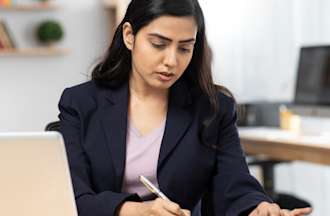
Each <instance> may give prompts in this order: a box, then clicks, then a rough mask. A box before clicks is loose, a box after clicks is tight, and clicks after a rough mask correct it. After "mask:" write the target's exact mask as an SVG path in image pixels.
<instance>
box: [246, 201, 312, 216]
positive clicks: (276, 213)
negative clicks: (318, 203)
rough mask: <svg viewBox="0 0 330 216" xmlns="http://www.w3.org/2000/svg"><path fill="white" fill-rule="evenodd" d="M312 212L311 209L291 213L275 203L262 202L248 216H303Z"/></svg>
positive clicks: (300, 209)
mask: <svg viewBox="0 0 330 216" xmlns="http://www.w3.org/2000/svg"><path fill="white" fill-rule="evenodd" d="M311 212H312V209H311V208H299V209H294V210H292V211H290V210H287V209H281V208H280V207H279V206H278V205H277V204H275V203H268V202H262V203H260V204H259V205H258V206H257V208H255V209H254V210H253V211H252V212H251V213H250V214H249V216H304V215H308V214H310V213H311Z"/></svg>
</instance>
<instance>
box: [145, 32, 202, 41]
mask: <svg viewBox="0 0 330 216" xmlns="http://www.w3.org/2000/svg"><path fill="white" fill-rule="evenodd" d="M148 35H149V36H152V37H158V38H160V39H162V40H165V41H168V42H172V41H173V40H172V39H170V38H167V37H165V36H163V35H160V34H157V33H150V34H148ZM195 41H196V39H195V38H190V39H186V40H181V41H179V43H190V42H195Z"/></svg>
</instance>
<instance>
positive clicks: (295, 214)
mask: <svg viewBox="0 0 330 216" xmlns="http://www.w3.org/2000/svg"><path fill="white" fill-rule="evenodd" d="M312 211H313V209H312V208H299V209H294V210H292V211H291V215H292V216H302V215H308V214H310V213H311V212H312Z"/></svg>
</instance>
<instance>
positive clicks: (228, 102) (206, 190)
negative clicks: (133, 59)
mask: <svg viewBox="0 0 330 216" xmlns="http://www.w3.org/2000/svg"><path fill="white" fill-rule="evenodd" d="M219 99H220V112H219V114H218V115H217V117H216V120H215V121H213V123H212V125H211V127H209V128H208V129H207V130H205V131H204V132H203V134H202V135H201V134H200V132H199V131H200V130H201V127H202V122H203V120H205V117H207V116H209V115H210V113H211V110H210V106H209V103H208V102H207V100H206V99H205V97H204V96H201V95H200V96H198V95H196V94H194V93H193V92H191V91H189V90H188V88H187V85H185V84H184V82H183V81H179V82H177V83H176V84H175V85H174V86H172V87H171V90H170V96H169V105H168V113H167V119H166V126H165V132H164V136H163V139H162V143H161V150H160V155H159V160H158V166H157V179H158V183H159V187H160V190H161V191H162V192H163V193H165V194H166V195H167V196H168V197H169V198H170V199H171V200H172V201H174V202H176V203H178V204H179V205H180V206H181V207H182V208H185V209H189V210H193V209H194V207H195V206H196V205H197V204H198V203H199V201H200V200H201V214H202V215H203V216H206V215H207V216H238V215H247V214H248V212H249V211H250V210H251V209H253V208H254V207H255V206H257V205H258V204H259V203H260V202H262V201H270V200H269V198H268V197H267V196H266V195H265V194H264V191H263V189H262V187H261V186H260V185H259V183H258V182H257V181H256V180H255V179H254V178H253V177H252V176H251V175H250V173H249V171H248V167H247V165H246V161H245V157H244V153H243V151H242V148H241V146H240V142H239V137H238V132H237V128H236V112H235V108H234V101H233V99H231V98H229V97H227V96H225V95H224V94H222V93H219ZM59 109H60V114H59V118H60V130H61V133H62V134H63V137H64V140H65V145H66V150H67V154H68V160H69V165H70V171H71V178H72V182H73V187H74V193H75V198H76V203H77V208H78V212H79V215H80V216H112V215H116V209H117V207H118V206H119V205H120V204H121V203H122V202H124V201H141V198H140V197H139V196H138V195H137V194H126V193H122V192H121V188H122V183H123V175H124V169H125V154H126V130H127V109H128V85H127V84H124V85H122V86H120V87H118V88H112V89H110V88H102V87H99V86H98V85H96V83H95V82H94V81H89V82H87V83H84V84H81V85H78V86H75V87H72V88H68V89H66V90H64V92H63V94H62V97H61V100H60V102H59ZM209 146H218V150H215V149H213V148H211V147H209ZM243 212H245V213H243Z"/></svg>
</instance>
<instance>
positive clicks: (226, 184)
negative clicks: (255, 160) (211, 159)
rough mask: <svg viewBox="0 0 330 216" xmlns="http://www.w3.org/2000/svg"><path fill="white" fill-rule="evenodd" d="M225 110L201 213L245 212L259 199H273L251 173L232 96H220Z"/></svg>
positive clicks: (235, 215)
mask: <svg viewBox="0 0 330 216" xmlns="http://www.w3.org/2000/svg"><path fill="white" fill-rule="evenodd" d="M222 105H223V106H224V105H226V106H225V107H224V112H223V114H222V116H220V123H219V128H218V147H219V149H218V152H217V156H216V157H217V159H216V168H215V173H214V175H213V178H212V181H211V184H210V187H209V189H208V192H207V193H206V195H205V196H204V198H203V199H202V215H208V216H213V215H214V216H215V215H216V216H239V215H240V216H241V215H244V216H245V215H248V214H249V213H250V212H251V211H252V210H253V209H254V208H255V207H256V206H257V205H258V204H259V203H260V202H262V201H268V202H272V200H271V199H270V198H268V197H267V196H266V195H265V192H264V190H263V188H262V187H261V185H260V184H259V183H258V181H257V180H256V179H255V178H254V177H253V176H251V175H250V173H249V170H248V167H247V164H246V160H245V155H244V153H243V150H242V148H241V145H240V140H239V136H238V131H237V127H236V119H237V117H236V116H237V114H236V111H235V103H234V101H233V100H232V99H231V98H228V97H226V98H224V99H223V100H222Z"/></svg>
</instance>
